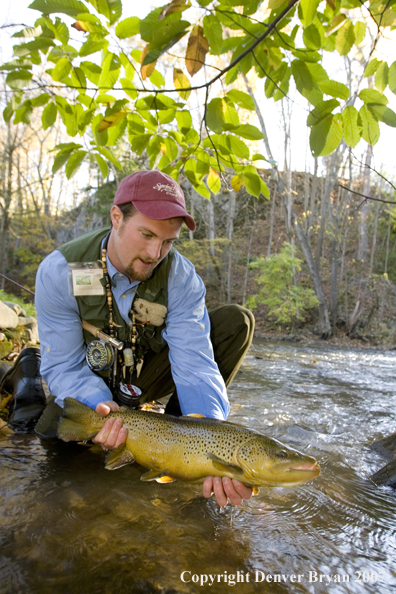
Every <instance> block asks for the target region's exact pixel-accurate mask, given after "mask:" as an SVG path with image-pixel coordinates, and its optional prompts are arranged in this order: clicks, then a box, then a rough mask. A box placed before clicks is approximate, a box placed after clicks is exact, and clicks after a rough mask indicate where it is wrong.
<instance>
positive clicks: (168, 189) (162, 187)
mask: <svg viewBox="0 0 396 594" xmlns="http://www.w3.org/2000/svg"><path fill="white" fill-rule="evenodd" d="M153 190H158V191H159V192H165V194H169V195H171V196H176V197H178V196H180V197H183V192H182V191H181V190H180V189H179V188H178V187H177V186H171V185H170V184H156V185H155V186H153Z"/></svg>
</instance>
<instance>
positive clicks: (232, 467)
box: [206, 452, 243, 474]
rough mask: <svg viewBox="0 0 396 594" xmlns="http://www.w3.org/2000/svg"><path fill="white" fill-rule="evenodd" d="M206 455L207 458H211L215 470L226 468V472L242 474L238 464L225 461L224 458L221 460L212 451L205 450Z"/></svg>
mask: <svg viewBox="0 0 396 594" xmlns="http://www.w3.org/2000/svg"><path fill="white" fill-rule="evenodd" d="M206 457H207V458H209V460H212V464H213V466H214V467H215V468H216V470H221V471H224V470H226V471H227V472H230V471H232V472H236V473H237V474H243V470H242V468H241V467H240V466H237V465H236V464H230V463H229V462H226V461H225V460H222V459H221V458H219V457H218V456H216V454H212V452H206Z"/></svg>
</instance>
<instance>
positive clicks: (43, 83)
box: [2, 0, 396, 198]
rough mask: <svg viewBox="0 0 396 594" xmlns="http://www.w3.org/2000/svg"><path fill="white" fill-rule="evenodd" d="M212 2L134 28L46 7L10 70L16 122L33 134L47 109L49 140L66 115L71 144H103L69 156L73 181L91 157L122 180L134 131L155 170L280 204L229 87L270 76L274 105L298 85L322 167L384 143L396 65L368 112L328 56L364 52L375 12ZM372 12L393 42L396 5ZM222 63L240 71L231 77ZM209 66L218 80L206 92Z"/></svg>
mask: <svg viewBox="0 0 396 594" xmlns="http://www.w3.org/2000/svg"><path fill="white" fill-rule="evenodd" d="M198 5H199V7H200V8H197V7H192V6H191V3H190V0H172V1H171V2H169V3H168V4H166V5H164V6H163V7H160V8H155V9H154V10H152V11H150V12H149V13H148V14H147V16H146V17H145V18H143V19H139V18H138V17H136V16H132V17H128V18H124V19H122V3H121V0H34V2H33V3H32V4H31V5H30V8H32V9H34V10H37V11H38V13H40V14H39V17H38V18H37V20H36V22H35V26H34V27H28V28H24V29H22V30H20V31H18V32H17V33H15V35H14V37H15V38H16V40H17V43H16V45H15V46H14V59H13V60H12V61H11V62H8V63H7V64H3V66H2V70H3V71H4V72H6V73H7V78H6V82H7V84H8V86H9V87H10V89H12V91H13V97H12V99H11V100H10V102H9V103H8V104H7V106H6V108H5V109H4V112H3V115H4V119H5V120H6V121H10V120H11V119H12V118H13V122H14V123H18V122H23V123H29V121H30V118H31V116H32V113H33V111H34V110H36V109H41V108H43V107H44V109H43V110H42V124H43V128H44V129H46V128H48V127H50V126H52V125H53V124H54V122H55V121H56V119H57V118H60V119H61V120H62V122H63V124H64V125H65V127H66V130H67V133H68V135H69V136H70V137H72V138H75V137H76V136H84V135H85V137H87V133H89V134H90V135H91V138H92V140H91V144H90V147H88V150H87V147H84V148H83V147H82V146H81V145H78V143H74V146H72V143H71V144H70V145H69V147H68V148H65V147H64V146H58V147H57V152H58V154H57V156H56V159H55V165H54V167H55V168H59V167H61V166H63V165H65V166H66V174H67V177H69V178H70V177H71V176H72V175H74V174H75V172H76V171H77V170H78V168H79V166H80V165H81V163H82V162H83V161H84V160H85V159H88V158H89V159H91V160H92V159H95V160H96V162H97V163H98V165H99V167H100V169H101V171H102V174H105V173H106V167H107V163H106V161H108V162H110V163H112V164H113V166H114V167H117V168H119V169H120V168H121V164H120V162H119V161H118V160H117V159H116V158H115V157H114V155H113V153H112V151H111V150H109V148H108V147H113V146H115V145H116V144H117V142H118V140H119V139H120V138H121V136H123V135H124V134H127V135H128V139H129V143H130V146H131V148H132V150H133V151H134V152H135V153H136V154H137V155H142V154H143V153H145V154H146V155H147V157H148V160H149V164H150V167H157V168H159V169H161V170H163V171H165V172H166V173H168V174H169V175H171V176H172V177H174V178H175V179H177V178H178V176H179V174H180V172H182V171H183V172H184V174H185V175H186V176H187V178H188V179H189V181H190V182H191V183H192V184H193V186H194V188H195V189H196V190H197V192H199V193H200V194H201V195H203V196H205V197H207V198H209V197H210V195H211V193H217V192H218V191H219V190H220V188H221V185H222V176H223V173H224V172H225V171H226V170H227V169H231V170H233V171H234V173H235V176H236V177H235V178H234V179H235V180H237V181H236V182H235V183H237V185H238V187H241V186H245V187H246V189H247V191H248V192H249V193H251V194H253V195H254V196H259V195H260V193H261V194H263V195H265V196H267V195H268V190H267V188H266V186H265V184H264V182H263V181H262V180H260V177H259V176H258V174H257V170H256V167H255V155H254V154H252V149H251V146H252V141H257V140H260V139H262V138H263V135H262V133H261V131H260V130H259V129H258V128H257V127H255V126H253V125H251V124H246V123H242V122H246V121H247V119H248V112H249V111H252V110H254V102H253V101H252V99H251V97H250V96H248V95H247V94H246V93H243V92H242V91H240V90H238V89H230V88H229V85H231V84H232V83H233V82H234V81H236V80H237V79H238V77H239V76H240V75H246V74H247V73H248V72H249V71H251V70H252V71H255V73H256V75H257V76H258V77H259V78H260V79H263V82H264V89H265V94H266V97H268V98H273V100H274V101H278V100H281V99H282V98H284V97H285V96H286V95H287V93H288V90H289V84H290V81H291V80H293V81H294V83H295V86H296V88H297V90H298V92H299V93H300V94H301V95H302V96H303V97H304V98H306V99H307V100H308V102H309V103H310V105H311V112H310V114H309V116H308V120H307V125H308V126H309V127H310V128H311V134H310V142H311V150H312V154H313V155H314V156H315V157H318V156H325V155H328V154H330V153H331V152H332V151H334V150H335V149H336V148H337V147H338V146H339V144H340V142H341V141H342V140H344V141H345V142H346V143H347V144H348V145H349V146H351V147H354V146H356V144H357V143H358V142H359V141H360V139H361V138H363V139H364V140H365V141H366V142H368V143H369V144H372V145H373V144H375V143H376V142H377V141H378V138H379V135H380V127H379V122H383V123H385V124H386V125H389V126H396V114H395V113H394V112H393V111H392V110H391V109H390V108H388V107H387V103H388V98H387V96H386V94H385V93H386V92H387V90H388V89H389V91H390V92H392V93H396V62H393V63H392V64H388V63H387V62H385V61H384V60H378V59H377V58H375V57H373V58H372V59H371V61H370V62H369V63H368V64H367V67H366V69H365V73H364V74H365V77H373V80H374V84H375V89H374V88H366V89H363V90H361V92H360V95H359V99H360V101H361V102H362V103H363V105H362V107H361V108H360V109H357V108H355V107H354V104H353V103H354V101H355V97H351V96H350V90H349V89H348V88H347V87H346V86H345V85H344V84H342V83H341V82H339V81H335V80H331V79H330V78H329V76H328V73H327V72H326V70H325V69H324V68H323V66H322V65H321V60H322V57H323V54H324V53H325V52H338V54H339V55H341V56H345V55H348V54H350V53H351V52H352V51H353V48H354V47H358V46H360V44H361V43H362V42H363V41H364V39H365V37H366V24H365V22H364V14H367V13H364V12H363V10H364V9H363V7H362V4H361V2H358V1H357V0H337V1H334V0H327V1H326V2H320V1H319V0H300V1H298V0H269V1H268V2H267V1H260V0H243V1H241V2H239V3H237V2H234V0H199V2H198ZM365 10H367V11H368V14H370V15H371V18H372V19H373V20H374V21H375V23H376V26H377V27H378V29H379V30H380V31H382V30H383V29H384V28H386V27H391V28H394V26H395V23H396V5H395V3H394V2H387V3H386V2H385V1H381V0H368V2H366V3H365ZM200 11H201V12H200ZM359 11H360V12H359ZM359 15H360V17H359ZM70 19H71V20H72V22H71V24H70ZM72 28H73V29H74V30H73V36H72V35H71V31H72ZM76 32H77V35H79V36H80V42H78V41H75V37H76ZM131 46H132V47H133V48H134V49H132V50H131V49H130V48H131ZM176 48H177V49H176ZM183 48H184V51H185V55H184V59H181V58H174V57H173V58H172V59H173V62H174V66H173V70H172V71H173V80H166V79H165V77H164V74H165V76H166V68H165V66H164V64H165V63H164V62H162V61H161V60H164V59H168V60H169V58H168V57H167V54H168V52H169V51H170V50H171V52H172V55H173V56H180V54H181V52H182V51H183ZM216 56H224V57H225V60H226V61H228V65H227V66H226V67H225V68H223V70H221V71H220V72H219V71H218V68H217V67H216V61H215V58H216ZM204 66H205V70H206V73H207V79H209V80H207V82H202V81H203V78H202V77H201V78H200V80H199V81H198V79H197V81H198V82H197V83H195V82H194V83H193V82H192V78H193V77H195V76H196V75H197V74H198V73H200V72H202V71H203V67H204ZM43 71H44V73H43ZM210 77H212V78H210ZM168 78H169V77H167V79H168ZM218 80H222V82H223V86H222V88H221V90H220V91H219V87H218V86H217V85H216V82H217V81H218ZM47 87H48V93H47V92H45V93H42V90H43V89H44V90H46V88H47ZM164 87H166V88H164ZM202 89H203V90H204V91H206V95H205V99H204V100H203V101H201V103H202V112H201V114H200V117H198V118H196V119H194V120H193V119H192V118H189V117H188V115H186V114H188V113H189V111H190V110H189V106H188V103H187V102H188V100H189V97H190V94H191V92H192V91H193V90H194V91H196V92H197V93H199V92H201V90H202ZM37 92H40V93H41V95H40V97H41V98H40V99H39V100H37V97H36V93H37ZM244 110H246V111H247V113H246V116H245V115H244ZM245 140H249V141H250V142H249V143H246V142H245Z"/></svg>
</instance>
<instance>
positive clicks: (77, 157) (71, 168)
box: [66, 151, 87, 179]
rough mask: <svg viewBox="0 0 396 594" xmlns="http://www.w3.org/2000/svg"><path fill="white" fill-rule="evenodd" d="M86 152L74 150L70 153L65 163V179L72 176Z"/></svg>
mask: <svg viewBox="0 0 396 594" xmlns="http://www.w3.org/2000/svg"><path fill="white" fill-rule="evenodd" d="M86 154H87V151H76V152H74V153H72V154H71V155H70V157H69V159H68V161H67V163H66V177H67V179H70V178H72V177H73V175H74V174H75V173H76V172H77V170H78V168H79V167H80V165H81V163H82V162H83V161H84V159H85V155H86Z"/></svg>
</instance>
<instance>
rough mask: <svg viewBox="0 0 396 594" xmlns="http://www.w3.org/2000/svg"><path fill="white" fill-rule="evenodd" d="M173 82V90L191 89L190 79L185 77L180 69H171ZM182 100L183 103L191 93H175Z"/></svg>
mask: <svg viewBox="0 0 396 594" xmlns="http://www.w3.org/2000/svg"><path fill="white" fill-rule="evenodd" d="M173 82H174V85H175V89H187V88H188V87H191V83H190V79H189V78H188V76H186V75H185V74H184V72H183V70H181V69H180V68H174V69H173ZM177 92H178V94H179V95H180V97H181V98H182V99H184V100H185V101H186V100H187V99H188V98H189V96H190V93H191V91H177Z"/></svg>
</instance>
